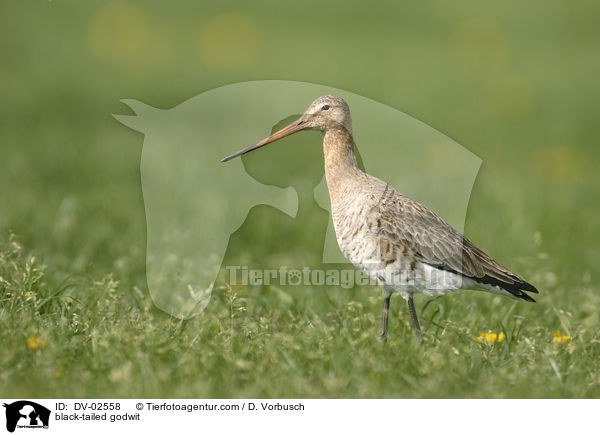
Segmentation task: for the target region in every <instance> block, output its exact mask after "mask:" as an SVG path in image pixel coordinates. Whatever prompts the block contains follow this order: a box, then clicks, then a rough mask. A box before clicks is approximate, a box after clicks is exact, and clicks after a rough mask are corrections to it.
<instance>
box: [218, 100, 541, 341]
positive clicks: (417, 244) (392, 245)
mask: <svg viewBox="0 0 600 435" xmlns="http://www.w3.org/2000/svg"><path fill="white" fill-rule="evenodd" d="M301 130H320V131H322V132H323V153H324V157H325V177H326V180H327V187H328V189H329V196H330V199H331V212H332V219H333V224H334V227H335V234H336V237H337V241H338V244H339V247H340V249H341V251H342V253H343V254H344V256H345V257H346V258H348V259H349V260H350V261H351V262H352V263H353V264H354V265H355V266H356V267H358V268H359V269H361V270H362V271H363V272H365V273H366V274H368V275H369V276H370V277H371V278H373V279H375V280H377V282H379V283H380V284H381V285H382V288H383V296H384V305H383V316H382V327H381V337H382V338H383V339H384V340H385V339H386V338H387V329H388V312H389V307H390V298H391V295H392V294H393V293H394V292H397V293H399V294H400V295H401V296H402V297H403V298H404V299H405V300H406V301H407V303H408V310H409V313H410V316H411V319H412V323H413V327H414V329H415V332H416V334H417V336H418V337H419V338H420V339H421V337H422V335H421V328H420V326H419V320H418V317H417V313H416V311H415V305H414V302H413V295H414V294H415V293H422V294H425V295H438V294H443V293H445V292H448V291H458V290H459V289H463V288H473V289H481V290H486V291H490V292H493V293H499V294H502V295H506V296H511V297H513V298H516V299H520V300H523V301H528V302H535V301H534V300H533V299H532V298H531V297H530V296H529V295H527V294H526V293H525V292H533V293H537V292H538V291H537V289H536V288H535V287H534V286H533V285H531V284H529V283H528V282H526V281H525V280H524V279H523V278H521V277H520V276H518V275H516V274H514V273H512V272H511V271H510V270H508V269H506V268H505V267H503V266H501V265H500V264H498V263H497V262H496V261H494V260H493V259H492V258H491V257H490V256H489V255H487V254H486V253H484V252H483V251H482V250H480V249H479V248H477V247H476V246H475V245H474V244H473V243H471V241H469V239H467V238H466V237H465V236H464V235H462V234H461V233H460V232H458V231H456V230H455V229H454V228H452V227H451V226H450V225H449V224H447V223H446V222H445V221H444V220H443V219H442V218H440V217H439V216H437V215H436V214H435V213H434V212H432V211H431V210H429V209H428V208H427V207H425V206H424V205H422V204H420V203H418V202H417V201H414V200H412V199H410V198H407V197H406V196H404V195H402V194H400V193H398V192H397V191H396V190H394V189H393V188H392V187H391V186H390V185H389V184H387V183H386V182H385V181H382V180H380V179H378V178H376V177H373V176H371V175H369V174H366V173H365V172H363V171H362V170H361V169H360V168H359V167H358V165H357V163H356V157H355V155H354V139H353V136H352V118H351V116H350V109H349V107H348V104H347V103H346V102H345V101H344V100H343V99H342V98H340V97H337V96H335V95H325V96H323V97H320V98H317V99H316V100H315V101H314V102H313V103H312V104H311V105H310V106H309V107H308V109H307V110H306V112H304V114H303V115H302V116H301V117H300V118H299V119H298V120H297V121H295V122H293V123H291V124H290V125H288V126H287V127H284V128H283V129H281V130H279V131H277V132H275V133H273V134H272V135H271V136H269V137H267V138H265V139H263V140H261V141H260V142H257V143H256V144H254V145H251V146H249V147H247V148H244V149H242V150H240V151H238V152H237V153H234V154H232V155H230V156H228V157H225V158H224V159H222V161H223V162H226V161H228V160H231V159H232V158H234V157H237V156H240V155H242V154H245V153H248V152H250V151H253V150H256V149H258V148H260V147H262V146H263V145H266V144H268V143H271V142H274V141H276V140H278V139H281V138H283V137H285V136H288V135H290V134H293V133H296V132H298V131H301Z"/></svg>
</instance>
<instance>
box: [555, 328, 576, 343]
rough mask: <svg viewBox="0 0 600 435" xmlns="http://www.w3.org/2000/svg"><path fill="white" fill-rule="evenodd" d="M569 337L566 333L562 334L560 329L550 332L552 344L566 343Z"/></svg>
mask: <svg viewBox="0 0 600 435" xmlns="http://www.w3.org/2000/svg"><path fill="white" fill-rule="evenodd" d="M570 339H571V337H569V336H568V335H563V334H562V333H561V332H560V331H556V332H555V333H553V334H552V342H553V343H554V344H566V343H567V342H568V341H569V340H570Z"/></svg>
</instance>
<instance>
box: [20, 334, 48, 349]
mask: <svg viewBox="0 0 600 435" xmlns="http://www.w3.org/2000/svg"><path fill="white" fill-rule="evenodd" d="M25 341H26V343H27V348H28V349H29V350H30V351H32V352H35V351H36V350H38V349H43V348H44V347H45V346H46V342H45V341H44V340H43V339H42V338H41V337H37V336H35V335H32V336H31V337H27V340H25Z"/></svg>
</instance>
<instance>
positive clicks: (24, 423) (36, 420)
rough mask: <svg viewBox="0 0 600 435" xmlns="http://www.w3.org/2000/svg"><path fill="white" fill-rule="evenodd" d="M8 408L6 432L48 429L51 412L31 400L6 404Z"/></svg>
mask: <svg viewBox="0 0 600 435" xmlns="http://www.w3.org/2000/svg"><path fill="white" fill-rule="evenodd" d="M4 407H5V408H6V430H8V431H9V432H14V431H15V429H16V428H17V427H19V428H38V427H39V428H42V427H43V428H47V427H48V424H49V422H50V410H49V409H48V408H46V407H44V406H42V405H39V404H37V403H35V402H31V401H29V400H19V401H17V402H13V403H11V404H6V403H5V404H4Z"/></svg>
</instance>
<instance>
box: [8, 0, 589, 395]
mask: <svg viewBox="0 0 600 435" xmlns="http://www.w3.org/2000/svg"><path fill="white" fill-rule="evenodd" d="M203 3H207V2H203ZM203 3H194V2H179V1H178V2H159V1H144V2H142V1H137V2H136V1H127V2H121V1H89V2H76V1H61V0H53V1H19V2H16V1H13V2H7V1H5V2H2V3H1V5H0V54H1V58H0V92H1V101H2V103H3V104H2V105H0V111H1V112H0V188H1V197H0V198H1V201H0V244H1V245H2V248H1V252H2V255H1V256H0V277H2V280H0V292H1V293H0V326H1V328H0V329H2V332H1V333H0V334H1V339H2V346H3V350H2V352H1V354H0V381H1V382H0V384H1V385H2V386H0V395H2V396H12V397H16V396H19V395H28V396H30V397H33V396H40V395H41V396H50V395H56V396H61V395H68V396H86V395H87V396H98V395H102V396H114V395H120V396H132V397H135V396H139V395H148V396H154V397H156V396H159V395H175V396H185V397H194V396H211V397H231V396H236V397H239V396H245V395H254V396H263V397H266V396H278V395H286V396H292V397H293V396H304V397H422V396H426V397H598V396H600V372H599V370H598V368H597V362H596V361H597V358H599V357H600V350H599V348H598V343H599V341H600V337H599V333H598V330H599V323H598V322H599V315H598V307H599V304H600V293H599V291H600V289H599V286H598V284H597V282H596V279H597V278H598V264H599V263H600V252H599V250H598V241H599V240H600V238H599V236H600V219H598V215H599V212H600V204H599V203H598V197H599V193H600V192H599V189H600V177H599V176H598V171H597V166H598V164H597V162H598V157H599V155H600V151H599V149H598V140H599V138H600V123H599V122H598V114H599V113H600V86H599V85H598V80H597V78H598V77H599V76H600V52H599V51H598V47H599V45H600V31H599V30H598V29H599V28H600V26H599V23H598V21H599V17H600V5H599V4H598V3H597V2H593V1H580V2H577V3H573V2H567V1H533V2H527V3H523V2H514V1H511V2H500V3H499V2H496V3H493V4H492V3H482V2H478V1H465V2H451V1H448V0H437V1H433V2H428V3H426V4H422V3H418V2H398V3H397V4H395V5H394V4H389V3H381V4H375V3H368V4H367V3H364V2H358V1H356V2H354V1H352V2H351V1H346V2H332V3H330V2H295V3H289V4H283V3H281V2H280V3H274V2H251V3H249V2H234V1H224V2H219V3H216V2H215V3H213V4H208V3H207V4H203ZM263 79H285V80H297V81H305V82H313V83H319V84H325V85H329V86H332V87H336V88H341V89H347V90H349V91H351V92H354V93H357V94H361V95H364V96H367V97H369V98H371V99H374V100H377V101H380V102H382V103H385V104H387V105H389V106H392V107H394V108H396V109H398V110H401V111H403V112H405V113H407V114H409V115H411V116H413V117H415V118H417V119H419V120H422V121H423V122H425V123H426V124H428V125H430V126H432V127H434V128H436V129H438V130H439V131H441V132H443V133H444V134H446V135H447V136H449V137H451V138H452V139H454V140H456V141H457V142H458V143H459V144H461V145H462V146H464V147H466V148H468V149H469V150H471V151H472V152H473V153H475V154H476V155H477V156H479V157H480V158H481V159H482V160H483V166H482V168H481V170H480V172H479V175H478V178H477V182H476V184H475V186H474V190H473V195H472V197H471V202H470V205H469V212H468V216H467V222H466V226H465V232H466V234H467V235H468V237H469V238H470V239H471V240H473V241H474V242H476V243H477V244H478V245H480V246H481V247H482V248H484V249H485V250H486V251H488V252H489V253H490V254H492V255H493V256H494V257H496V258H497V259H498V260H499V261H500V262H501V263H503V264H505V265H507V266H509V267H511V268H513V269H515V271H517V272H518V273H519V274H522V275H524V276H525V277H527V278H528V280H530V281H532V282H533V283H534V284H536V285H537V286H538V287H539V288H540V289H541V294H540V295H539V298H538V301H539V303H538V304H536V305H525V304H518V305H517V304H516V303H515V302H514V301H511V300H509V299H502V298H498V297H492V296H489V295H482V294H478V293H477V294H475V293H467V294H465V295H463V296H458V297H451V298H442V299H435V300H434V301H433V303H432V304H430V305H427V306H425V305H424V303H425V302H426V299H422V300H419V301H418V303H419V304H420V306H421V308H422V310H423V311H422V312H421V315H422V316H423V317H424V318H425V320H424V324H425V325H424V326H425V329H428V330H429V331H430V336H429V337H428V338H429V341H430V346H431V347H429V348H428V350H427V351H426V352H424V351H422V349H419V348H418V347H417V346H415V344H414V343H412V341H413V340H412V336H411V332H410V325H409V324H408V321H407V319H406V317H407V316H406V313H405V310H404V307H403V306H402V304H401V302H400V300H398V301H395V302H393V303H395V304H396V305H395V307H394V313H395V314H396V316H395V317H394V318H393V322H392V327H393V328H395V330H394V331H391V335H392V338H391V340H390V341H389V342H388V343H387V348H385V347H382V345H381V343H379V342H377V340H376V339H375V336H376V332H377V327H378V316H379V313H380V311H379V310H380V303H381V301H380V300H379V299H380V295H379V293H377V292H372V293H365V292H360V291H350V292H342V291H336V290H335V289H331V290H329V291H328V292H325V294H324V292H323V291H321V290H311V289H302V290H300V289H297V290H294V291H293V292H284V291H281V290H280V289H276V288H262V289H261V288H259V289H241V290H240V289H237V290H235V291H234V290H232V289H227V288H221V289H217V290H216V291H215V295H214V298H213V301H212V302H211V304H210V306H209V308H208V309H207V314H206V316H202V317H201V318H197V319H194V320H192V321H189V322H178V321H176V320H175V319H171V318H169V317H168V316H166V315H165V314H163V313H161V312H159V311H158V310H155V309H153V308H152V304H151V301H150V300H149V298H148V295H147V289H146V288H145V285H146V284H145V265H144V264H145V217H144V208H143V202H142V196H141V186H140V173H139V164H140V155H141V146H142V142H143V137H142V136H141V135H140V134H138V133H135V132H134V131H132V130H129V129H127V128H125V127H123V126H122V125H120V124H119V123H118V122H117V121H116V120H114V119H113V118H112V117H111V113H129V112H128V109H127V108H125V107H124V106H123V105H121V104H120V103H119V100H120V99H123V98H134V99H136V100H139V101H143V102H145V103H147V104H150V105H152V106H155V107H159V108H170V107H173V106H175V105H177V104H179V103H181V102H182V101H184V100H186V99H188V98H191V97H193V96H195V95H197V94H199V93H201V92H203V91H206V90H209V89H212V88H215V87H218V86H222V85H225V84H230V83H235V82H240V81H247V80H263ZM302 109H303V108H299V110H302ZM285 115H288V114H282V116H285ZM274 121H276V120H274ZM268 127H270V126H265V128H268ZM440 189H443V186H440ZM256 213H260V210H259V211H256ZM9 234H14V236H10V235H9ZM289 237H290V242H291V243H290V250H291V249H293V250H295V251H296V252H297V251H301V250H302V246H303V240H304V239H305V238H306V236H305V234H304V233H303V231H302V228H293V227H291V228H290V235H289ZM265 249H266V248H265ZM32 256H35V260H32ZM236 292H241V293H236ZM398 311H399V312H400V316H397V314H398ZM308 326H310V327H308ZM436 328H437V329H436ZM498 328H504V329H506V331H507V336H508V337H509V339H507V340H506V343H503V344H498V345H495V346H493V347H492V346H487V347H486V346H485V345H480V344H478V343H476V342H475V343H473V341H472V340H471V339H470V337H472V336H473V335H477V332H478V331H479V330H487V329H493V330H497V329H498ZM559 329H560V330H561V331H562V332H563V333H565V334H567V333H568V334H569V336H570V337H571V338H570V341H569V343H567V344H566V345H565V346H562V347H559V346H557V345H556V344H554V343H553V342H552V332H553V331H555V330H559ZM435 331H437V332H435ZM434 332H435V333H434ZM32 336H33V337H41V340H42V341H43V343H45V344H44V345H43V346H38V347H39V348H36V349H32V347H31V346H28V344H27V343H28V342H27V341H26V339H27V338H28V337H32ZM33 347H36V346H33ZM453 355H454V356H453ZM457 355H459V356H458V357H456V356H457ZM261 374H262V375H261ZM261 376H263V378H261ZM266 376H269V377H270V379H271V380H270V381H267V379H265V378H264V377H266ZM149 378H150V379H152V380H150V381H147V382H146V381H145V380H146V379H149ZM48 379H50V381H48ZM143 380H144V381H143ZM484 381H485V382H484ZM40 385H45V386H40Z"/></svg>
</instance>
